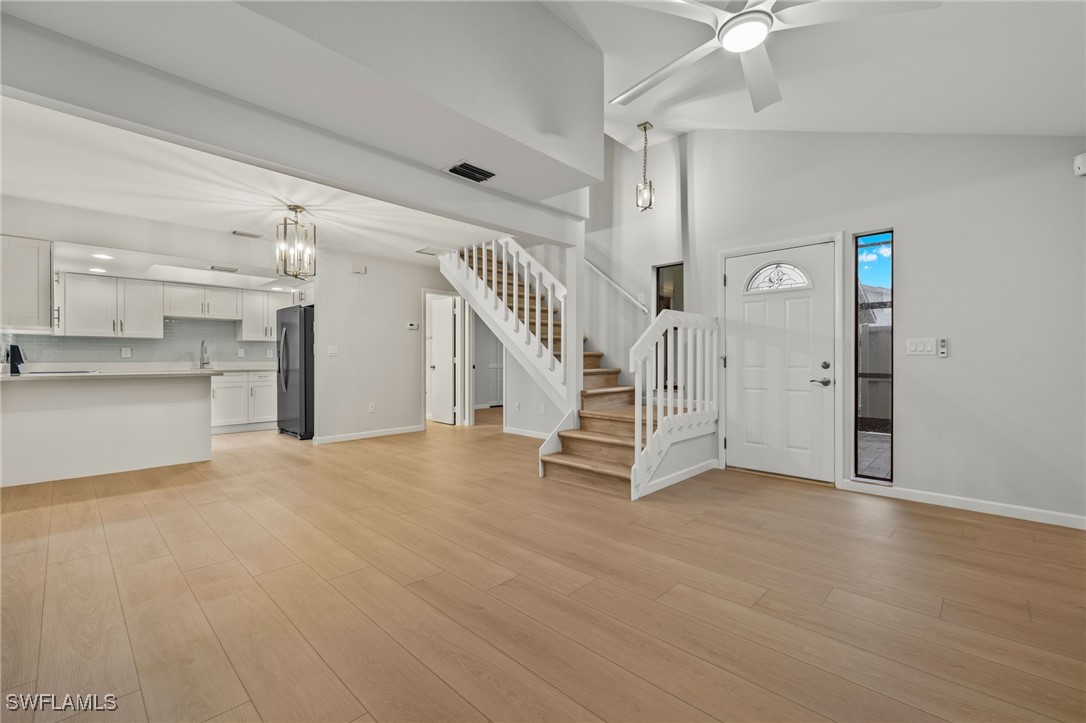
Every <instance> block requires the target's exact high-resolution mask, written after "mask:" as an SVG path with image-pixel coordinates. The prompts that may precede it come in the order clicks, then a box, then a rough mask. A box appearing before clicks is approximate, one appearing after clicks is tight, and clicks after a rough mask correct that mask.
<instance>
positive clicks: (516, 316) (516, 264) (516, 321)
mask: <svg viewBox="0 0 1086 723" xmlns="http://www.w3.org/2000/svg"><path fill="white" fill-rule="evenodd" d="M519 271H520V251H517V252H515V253H514V258H513V331H517V330H518V329H520V313H519V308H520V288H518V286H517V273H518V272H519Z"/></svg>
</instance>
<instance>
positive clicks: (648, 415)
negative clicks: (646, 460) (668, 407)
mask: <svg viewBox="0 0 1086 723" xmlns="http://www.w3.org/2000/svg"><path fill="white" fill-rule="evenodd" d="M645 358H646V360H647V361H648V366H649V374H648V375H647V376H648V379H649V383H648V385H647V386H649V387H651V386H652V383H653V381H654V380H655V379H656V355H655V354H653V353H652V350H651V349H650V350H649V353H648V354H646V355H645ZM654 396H655V395H654V394H653V393H652V389H651V388H650V389H649V390H648V393H647V394H646V395H645V436H646V437H647V440H646V442H645V449H647V450H648V453H649V456H650V457H651V456H652V451H653V449H654V445H655V444H656V442H655V440H654V439H653V438H654V435H653V433H652V428H653V424H652V422H653V419H654V412H653V402H654V399H653V397H654ZM634 458H635V459H638V460H640V459H641V448H640V447H634Z"/></svg>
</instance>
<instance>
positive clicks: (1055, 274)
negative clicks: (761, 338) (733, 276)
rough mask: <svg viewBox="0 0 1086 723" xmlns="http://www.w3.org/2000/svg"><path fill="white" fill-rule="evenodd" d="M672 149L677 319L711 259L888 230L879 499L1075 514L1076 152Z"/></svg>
mask: <svg viewBox="0 0 1086 723" xmlns="http://www.w3.org/2000/svg"><path fill="white" fill-rule="evenodd" d="M684 144H685V145H686V148H685V157H686V158H687V159H688V160H687V163H688V164H689V190H688V196H687V200H688V208H689V214H690V227H689V252H688V256H687V259H686V262H687V269H688V271H687V279H686V281H687V287H686V291H687V297H686V308H687V309H688V310H690V311H703V312H706V313H716V309H717V305H716V298H717V292H718V286H719V283H718V281H717V256H718V253H719V252H720V251H721V250H724V249H728V248H738V247H742V246H748V245H751V244H757V243H763V242H775V241H779V240H787V239H792V238H799V237H803V236H810V235H814V234H822V233H828V232H833V231H845V232H846V238H851V234H852V233H856V232H862V231H868V230H875V229H881V228H885V227H893V228H894V230H895V248H894V262H895V269H894V273H895V289H894V321H895V329H894V336H895V352H894V372H895V384H896V389H895V390H894V399H895V433H896V438H895V457H894V488H895V490H897V491H899V492H902V493H908V492H909V491H911V492H915V493H918V495H919V496H920V498H923V499H929V500H930V501H934V500H935V499H937V498H935V497H932V496H931V494H932V493H934V494H935V495H950V496H952V497H960V498H967V500H973V501H978V500H979V501H983V502H985V503H995V507H991V506H989V507H986V509H990V510H991V511H1004V512H1008V511H1011V510H1010V509H1009V508H1000V507H999V505H1009V506H1021V507H1026V508H1037V509H1040V510H1046V511H1052V512H1057V513H1066V514H1069V515H1078V516H1082V515H1084V514H1086V456H1084V454H1086V453H1084V444H1083V442H1084V439H1086V404H1084V401H1086V367H1084V353H1083V352H1084V348H1086V335H1084V329H1086V293H1084V289H1086V285H1084V284H1083V273H1084V270H1086V179H1082V178H1076V177H1074V175H1073V174H1072V172H1071V157H1072V155H1073V154H1075V153H1081V152H1082V151H1083V150H1084V149H1086V139H1082V138H1048V137H1045V138H1032V137H998V136H946V135H889V134H883V135H880V134H838V133H791V132H744V131H698V132H695V133H692V134H690V135H689V136H687V137H686V139H685V141H684ZM846 267H847V271H848V273H851V265H850V264H846ZM846 283H847V284H848V283H851V280H850V279H849V278H848V277H846ZM846 288H849V287H848V286H846ZM847 298H848V300H849V301H851V294H849V295H848V297H847ZM927 336H932V337H936V336H947V337H949V338H950V350H951V352H950V357H949V358H947V359H938V358H936V357H915V356H914V357H908V356H905V354H904V342H905V339H906V338H907V337H927ZM849 344H851V340H849ZM850 348H851V346H846V349H850ZM846 356H847V355H846ZM925 495H927V497H925ZM974 506H976V505H974Z"/></svg>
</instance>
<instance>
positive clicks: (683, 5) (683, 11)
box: [622, 0, 720, 30]
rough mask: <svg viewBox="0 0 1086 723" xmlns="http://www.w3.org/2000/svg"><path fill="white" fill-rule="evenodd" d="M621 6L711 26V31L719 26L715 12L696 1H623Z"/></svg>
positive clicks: (718, 19)
mask: <svg viewBox="0 0 1086 723" xmlns="http://www.w3.org/2000/svg"><path fill="white" fill-rule="evenodd" d="M622 4H623V5H632V6H634V7H637V8H645V9H646V10H654V11H656V12H658V13H667V14H668V15H675V16H676V17H680V18H686V19H687V20H694V21H696V22H699V23H705V24H706V25H709V26H712V28H713V30H716V29H717V27H718V26H719V24H720V18H719V17H717V14H716V12H715V11H714V10H713V9H712V8H711V7H709V6H708V5H703V4H701V3H700V2H697V0H623V2H622Z"/></svg>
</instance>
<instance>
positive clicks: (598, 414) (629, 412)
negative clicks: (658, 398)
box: [579, 404, 645, 424]
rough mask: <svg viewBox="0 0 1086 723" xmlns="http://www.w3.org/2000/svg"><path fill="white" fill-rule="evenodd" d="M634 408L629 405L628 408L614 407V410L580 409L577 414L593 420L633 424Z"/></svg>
mask: <svg viewBox="0 0 1086 723" xmlns="http://www.w3.org/2000/svg"><path fill="white" fill-rule="evenodd" d="M634 409H635V408H634V406H633V405H632V404H631V405H630V406H629V407H615V408H614V409H582V410H581V411H580V412H579V414H580V415H581V416H582V417H592V418H594V419H611V420H614V421H617V422H629V423H630V424H633V421H634V413H635V412H634ZM641 414H642V419H644V414H645V408H644V407H642V408H641Z"/></svg>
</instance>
